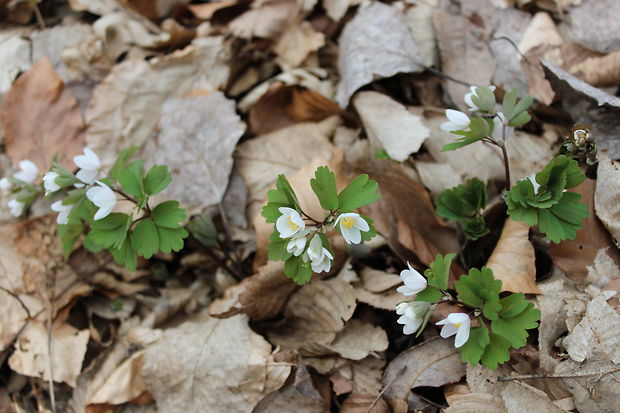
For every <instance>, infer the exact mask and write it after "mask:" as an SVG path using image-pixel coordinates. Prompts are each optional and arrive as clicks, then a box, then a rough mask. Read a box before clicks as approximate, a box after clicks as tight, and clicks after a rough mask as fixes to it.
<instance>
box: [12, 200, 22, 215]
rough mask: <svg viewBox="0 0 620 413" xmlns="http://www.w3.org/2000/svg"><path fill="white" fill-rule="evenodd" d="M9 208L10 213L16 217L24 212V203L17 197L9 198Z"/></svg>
mask: <svg viewBox="0 0 620 413" xmlns="http://www.w3.org/2000/svg"><path fill="white" fill-rule="evenodd" d="M9 210H10V211H11V215H13V216H14V217H18V216H20V215H21V214H23V213H24V203H23V202H19V201H18V200H17V199H11V200H10V201H9Z"/></svg>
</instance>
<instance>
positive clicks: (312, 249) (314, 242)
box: [304, 234, 334, 273]
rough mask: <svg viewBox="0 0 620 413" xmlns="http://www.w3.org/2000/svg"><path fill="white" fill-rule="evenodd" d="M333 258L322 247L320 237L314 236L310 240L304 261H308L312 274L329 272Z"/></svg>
mask: <svg viewBox="0 0 620 413" xmlns="http://www.w3.org/2000/svg"><path fill="white" fill-rule="evenodd" d="M333 259H334V257H333V256H332V254H331V253H330V252H329V250H328V249H327V248H325V247H323V243H322V242H321V237H320V236H319V235H318V234H316V235H315V236H314V237H312V239H311V240H310V245H309V246H308V250H307V251H306V252H305V254H304V261H308V260H310V264H311V266H312V271H314V272H317V273H318V272H323V271H325V272H329V270H330V269H331V267H332V260H333Z"/></svg>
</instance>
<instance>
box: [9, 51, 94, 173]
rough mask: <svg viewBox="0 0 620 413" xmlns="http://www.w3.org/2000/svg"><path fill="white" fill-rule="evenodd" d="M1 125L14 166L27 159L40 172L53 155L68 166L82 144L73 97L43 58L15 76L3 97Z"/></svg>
mask: <svg viewBox="0 0 620 413" xmlns="http://www.w3.org/2000/svg"><path fill="white" fill-rule="evenodd" d="M2 125H3V127H4V143H5V145H6V151H7V153H8V155H9V156H10V158H11V161H12V162H13V164H14V165H17V163H18V162H19V161H21V160H22V159H30V160H31V161H33V162H34V163H35V164H36V165H37V166H38V167H39V170H40V171H44V170H46V169H47V168H49V166H50V159H52V157H53V156H54V155H57V159H58V163H60V164H61V165H63V166H64V167H67V168H70V169H72V168H73V162H72V161H71V159H72V158H73V156H75V155H78V154H79V153H81V152H82V147H83V146H84V135H83V129H84V122H83V121H82V115H81V113H80V108H79V106H78V103H77V100H76V99H75V97H74V96H73V94H72V93H71V91H70V90H69V89H67V88H66V87H65V85H64V83H63V82H62V80H61V79H60V78H59V77H58V75H57V74H56V72H54V68H53V67H52V65H51V64H50V62H49V60H48V59H46V58H45V59H42V60H40V61H39V62H38V63H37V64H36V65H34V66H33V67H32V69H30V70H28V72H26V73H25V74H24V75H23V76H21V77H20V78H19V79H17V81H16V82H15V84H14V85H13V87H12V88H11V90H10V91H9V93H8V94H7V95H6V97H5V98H4V103H3V105H2Z"/></svg>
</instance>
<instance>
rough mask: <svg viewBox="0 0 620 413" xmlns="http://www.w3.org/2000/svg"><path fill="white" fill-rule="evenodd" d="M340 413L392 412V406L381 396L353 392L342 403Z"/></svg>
mask: <svg viewBox="0 0 620 413" xmlns="http://www.w3.org/2000/svg"><path fill="white" fill-rule="evenodd" d="M371 406H372V408H371ZM340 413H390V408H389V406H388V404H387V403H386V402H385V400H383V399H382V398H380V397H379V398H378V399H377V396H373V395H370V394H359V393H352V394H350V395H349V397H347V398H346V399H345V401H344V402H343V403H342V406H341V408H340Z"/></svg>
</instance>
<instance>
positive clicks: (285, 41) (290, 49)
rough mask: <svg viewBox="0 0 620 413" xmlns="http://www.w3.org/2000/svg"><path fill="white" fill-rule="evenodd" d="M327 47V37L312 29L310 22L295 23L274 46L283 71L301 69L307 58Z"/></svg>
mask: <svg viewBox="0 0 620 413" xmlns="http://www.w3.org/2000/svg"><path fill="white" fill-rule="evenodd" d="M324 45H325V35H324V34H323V33H321V32H317V31H316V30H314V28H312V25H311V24H310V22H308V21H301V22H293V23H292V24H290V25H289V26H288V27H287V28H286V30H284V33H282V35H281V36H280V37H279V39H278V42H277V43H276V44H275V46H274V49H273V50H274V52H275V53H276V55H277V58H276V62H277V63H278V64H279V65H280V67H281V68H282V70H291V69H294V68H296V67H299V66H300V65H301V64H302V63H303V61H304V60H306V57H308V55H309V54H310V53H312V52H316V51H317V50H319V49H320V48H321V47H323V46H324Z"/></svg>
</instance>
